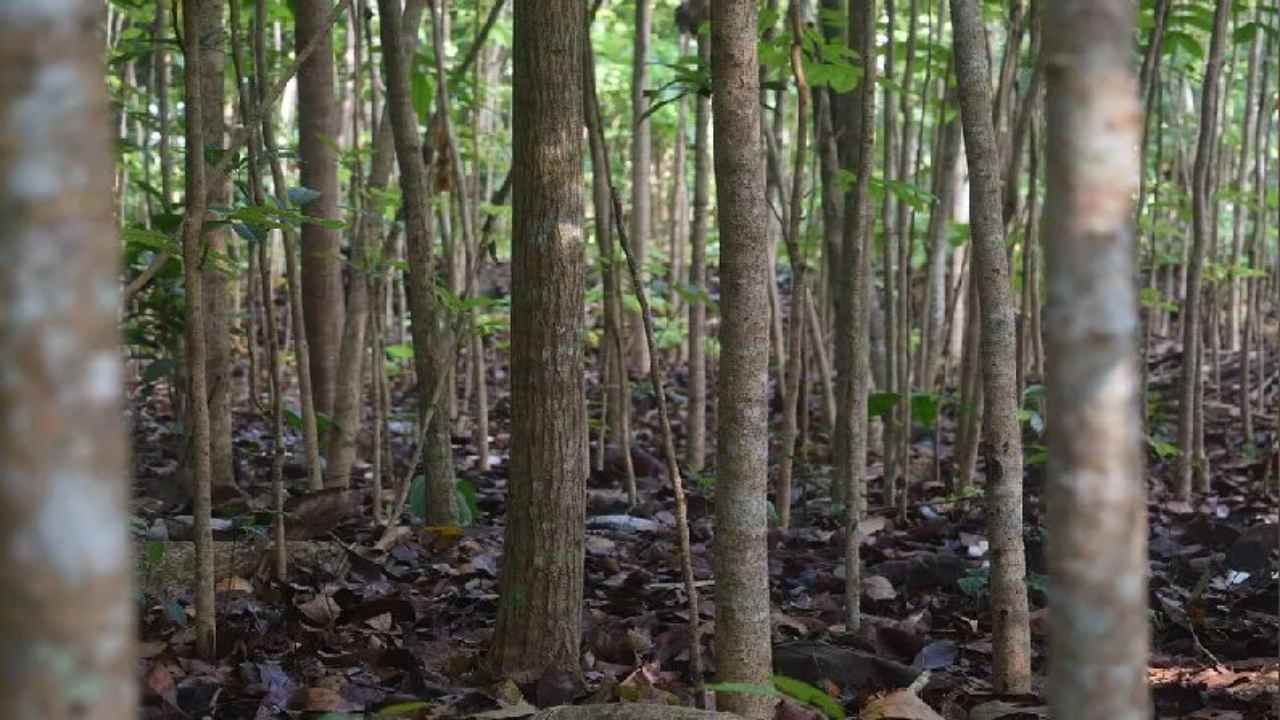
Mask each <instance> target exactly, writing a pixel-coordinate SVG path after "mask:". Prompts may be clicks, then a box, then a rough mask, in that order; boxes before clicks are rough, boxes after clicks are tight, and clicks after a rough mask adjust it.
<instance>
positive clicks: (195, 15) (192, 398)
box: [182, 0, 217, 660]
mask: <svg viewBox="0 0 1280 720" xmlns="http://www.w3.org/2000/svg"><path fill="white" fill-rule="evenodd" d="M200 5H201V0H187V2H184V3H183V12H182V29H183V33H184V36H185V37H184V39H185V41H186V47H185V48H184V49H183V50H184V60H183V63H184V71H185V78H184V79H185V85H186V125H187V136H186V146H187V147H188V148H202V147H204V145H205V137H204V122H203V117H204V114H203V112H202V106H203V102H202V98H201V78H202V77H203V75H202V74H201V61H202V59H203V58H202V57H201V56H202V55H203V51H202V48H201V44H202V43H201V42H200V14H201V12H202V8H201V7H200ZM186 156H187V181H186V184H187V192H186V212H185V214H184V216H183V233H182V263H183V276H184V281H185V285H186V305H187V312H186V316H185V318H184V319H185V321H186V341H187V347H186V352H187V412H188V420H189V423H190V430H189V436H188V439H187V447H188V450H187V462H189V463H190V464H191V465H192V473H191V475H192V486H193V492H192V496H193V506H192V511H191V514H192V515H193V516H194V528H193V534H194V536H195V555H196V563H195V578H194V581H195V582H194V586H195V588H194V590H195V592H194V594H195V605H196V627H195V630H196V633H195V634H196V653H197V654H198V655H199V656H200V657H202V658H204V659H206V660H208V659H212V657H213V655H214V652H215V649H216V641H217V620H216V618H215V614H214V613H215V607H214V600H213V584H214V578H213V529H212V527H211V525H210V514H211V511H212V508H211V505H212V470H211V467H210V464H211V460H210V457H209V402H208V397H209V395H208V386H207V375H206V373H205V369H206V349H207V348H206V344H205V323H204V318H205V313H206V310H205V305H204V274H203V272H201V264H202V263H203V260H204V242H203V237H202V234H203V230H204V215H205V210H206V205H205V199H206V195H205V162H204V153H202V152H188V153H186Z"/></svg>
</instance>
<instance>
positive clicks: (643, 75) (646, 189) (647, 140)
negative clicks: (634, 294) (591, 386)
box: [627, 0, 653, 375]
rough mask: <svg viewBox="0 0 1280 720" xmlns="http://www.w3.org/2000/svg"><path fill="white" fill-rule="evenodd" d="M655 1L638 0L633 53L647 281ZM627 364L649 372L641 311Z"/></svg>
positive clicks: (636, 224) (633, 232)
mask: <svg viewBox="0 0 1280 720" xmlns="http://www.w3.org/2000/svg"><path fill="white" fill-rule="evenodd" d="M651 2H652V0H635V8H636V14H635V43H634V45H633V50H634V52H633V53H632V56H631V123H632V126H631V129H630V131H631V228H630V240H631V252H633V253H635V256H636V262H637V263H639V265H640V278H641V281H642V282H644V281H645V280H646V279H647V277H648V275H647V274H646V273H645V270H644V268H645V258H646V257H647V256H646V253H647V252H648V248H649V233H650V230H651V225H652V221H653V218H652V214H653V207H652V205H653V188H652V186H651V185H650V173H651V172H652V170H653V139H652V136H651V134H650V130H651V126H650V124H649V119H648V118H645V117H643V116H644V113H645V111H646V110H647V109H648V105H649V103H648V99H647V98H646V97H645V94H644V93H645V90H646V89H648V86H649V33H650V30H651V27H650V26H651V25H652V15H653V13H652V8H651V7H650V3H651ZM627 317H628V321H627V324H628V326H629V327H628V329H627V365H628V366H629V367H630V370H631V372H632V373H634V374H637V375H645V374H647V373H648V372H649V349H648V347H647V346H646V345H645V342H644V323H643V322H642V320H641V318H640V315H639V314H637V313H631V312H629V313H627Z"/></svg>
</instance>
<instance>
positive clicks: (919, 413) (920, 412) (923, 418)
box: [911, 393, 942, 428]
mask: <svg viewBox="0 0 1280 720" xmlns="http://www.w3.org/2000/svg"><path fill="white" fill-rule="evenodd" d="M941 406H942V398H940V397H938V395H937V394H935V393H914V394H913V395H912V396H911V417H913V418H915V420H916V421H917V422H919V423H920V424H921V425H923V426H925V427H926V428H932V427H933V426H934V423H936V422H938V409H939V408H940V407H941Z"/></svg>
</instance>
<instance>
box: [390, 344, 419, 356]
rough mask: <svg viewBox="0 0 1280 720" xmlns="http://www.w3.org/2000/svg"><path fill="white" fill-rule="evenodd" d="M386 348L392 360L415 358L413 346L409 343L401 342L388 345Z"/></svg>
mask: <svg viewBox="0 0 1280 720" xmlns="http://www.w3.org/2000/svg"><path fill="white" fill-rule="evenodd" d="M386 350H387V357H389V358H391V359H392V360H412V359H413V346H412V345H410V344H408V343H401V344H399V345H388V346H387V347H386Z"/></svg>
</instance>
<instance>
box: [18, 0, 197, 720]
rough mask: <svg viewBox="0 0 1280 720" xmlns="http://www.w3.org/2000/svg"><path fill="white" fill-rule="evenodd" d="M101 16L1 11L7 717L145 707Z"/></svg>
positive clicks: (43, 9)
mask: <svg viewBox="0 0 1280 720" xmlns="http://www.w3.org/2000/svg"><path fill="white" fill-rule="evenodd" d="M103 16H104V11H103V5H102V4H101V3H97V2H87V1H85V2H74V3H6V4H4V5H3V6H0V47H3V48H4V51H5V58H6V62H5V63H4V65H3V66H0V147H3V148H4V149H3V150H0V177H4V178H5V179H6V181H5V183H4V184H3V185H0V207H3V208H4V209H5V213H6V220H5V222H4V223H3V224H2V225H0V247H3V248H4V253H5V262H4V264H3V269H2V270H0V273H3V275H4V279H3V281H2V282H0V287H2V288H3V290H2V291H0V295H2V296H3V302H4V305H5V307H6V309H7V310H6V312H4V313H2V314H0V348H3V351H4V357H5V370H4V374H5V380H4V382H3V383H0V423H2V424H3V425H4V427H5V432H4V433H3V434H2V435H0V478H3V481H0V548H2V549H3V552H2V556H3V561H0V582H3V583H4V587H5V593H6V594H5V599H4V602H3V603H0V633H3V635H4V642H3V643H0V666H3V667H4V668H5V669H4V671H3V672H2V673H0V715H3V716H4V717H11V718H42V719H46V718H47V719H48V720H72V719H73V718H74V719H77V720H130V719H131V718H134V717H136V716H137V715H136V714H137V712H138V708H137V689H136V688H137V685H136V677H135V675H134V667H135V666H134V659H133V650H134V632H135V627H134V626H135V624H136V623H135V620H134V618H135V617H136V616H137V605H136V603H135V601H134V595H133V589H132V585H133V583H132V578H133V573H134V565H133V559H132V558H133V556H132V553H131V552H130V548H129V540H128V535H127V531H126V524H127V523H126V521H127V512H128V510H127V498H128V481H127V479H126V478H127V475H126V462H127V460H126V450H125V448H126V446H125V438H124V433H123V427H122V426H121V413H122V412H123V406H122V405H123V404H122V399H121V389H120V388H121V383H122V381H123V378H122V372H121V363H120V350H119V341H118V337H117V333H118V327H117V320H118V313H119V294H118V289H117V288H118V284H117V267H118V262H119V252H120V244H119V239H118V237H117V235H116V233H115V231H114V227H115V225H114V223H113V219H112V203H111V184H112V164H111V163H112V160H111V157H112V156H111V150H110V148H111V142H112V137H111V132H110V129H109V126H108V122H109V117H110V116H109V111H108V106H107V97H106V92H105V89H106V75H105V68H104V67H103V61H102V58H103V54H102V39H101V35H100V34H99V32H100V28H101V25H102V20H103ZM197 125H198V123H197ZM11 178H12V179H13V180H12V181H10V179H11ZM37 178H39V180H38V181H37ZM196 205H199V203H198V202H197V203H196ZM197 282H198V281H197ZM19 308H21V310H18V309H19ZM55 348H56V351H55ZM206 458H207V456H206ZM206 468H207V466H206ZM207 479H208V476H207V474H206V475H205V480H207ZM88 599H92V601H91V602H87V601H86V600H88Z"/></svg>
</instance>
